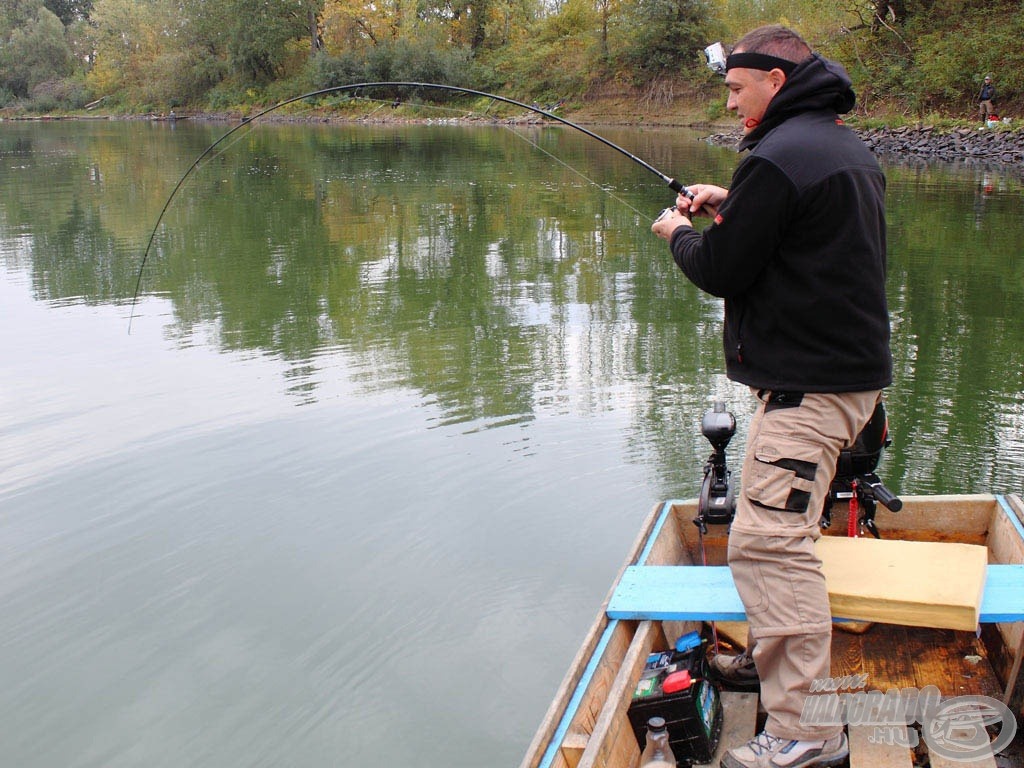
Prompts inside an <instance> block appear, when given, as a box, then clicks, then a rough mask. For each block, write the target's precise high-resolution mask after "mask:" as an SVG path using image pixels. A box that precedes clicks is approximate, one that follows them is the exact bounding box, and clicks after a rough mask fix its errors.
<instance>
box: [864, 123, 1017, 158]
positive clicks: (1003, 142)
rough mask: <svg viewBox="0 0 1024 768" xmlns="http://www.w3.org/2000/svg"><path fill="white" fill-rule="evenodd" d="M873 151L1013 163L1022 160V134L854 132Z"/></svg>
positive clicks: (922, 130)
mask: <svg viewBox="0 0 1024 768" xmlns="http://www.w3.org/2000/svg"><path fill="white" fill-rule="evenodd" d="M857 133H858V134H859V135H860V137H861V138H862V139H863V140H864V143H865V144H867V145H868V146H869V147H871V149H872V150H873V151H874V152H875V153H876V154H885V155H889V154H898V155H904V156H905V155H914V156H916V157H923V158H928V159H933V160H945V161H963V160H981V161H986V162H995V163H1006V164H1016V163H1020V162H1022V161H1024V133H1022V132H1020V131H1015V130H1010V129H1008V128H1003V127H997V128H957V129H954V130H952V131H947V132H941V131H938V130H935V129H933V128H929V127H924V128H907V127H904V128H876V129H871V130H866V131H857Z"/></svg>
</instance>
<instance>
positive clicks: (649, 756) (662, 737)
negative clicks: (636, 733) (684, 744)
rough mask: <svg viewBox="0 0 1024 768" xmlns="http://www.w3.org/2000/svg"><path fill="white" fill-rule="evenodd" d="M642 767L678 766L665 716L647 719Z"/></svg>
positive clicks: (669, 767) (641, 756)
mask: <svg viewBox="0 0 1024 768" xmlns="http://www.w3.org/2000/svg"><path fill="white" fill-rule="evenodd" d="M640 768H676V756H675V755H673V754H672V748H671V747H670V746H669V745H668V729H667V728H665V720H664V718H661V717H652V718H651V719H650V720H648V721H647V742H646V744H645V745H644V751H643V753H641V755H640Z"/></svg>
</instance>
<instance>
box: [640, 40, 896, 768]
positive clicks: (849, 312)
mask: <svg viewBox="0 0 1024 768" xmlns="http://www.w3.org/2000/svg"><path fill="white" fill-rule="evenodd" d="M725 68H726V77H725V84H726V86H728V88H729V97H728V103H727V106H728V109H729V110H731V111H732V112H735V113H736V115H737V117H738V118H739V119H740V121H741V124H742V126H743V138H742V140H741V141H740V145H739V146H740V150H741V151H743V150H748V151H749V154H748V155H747V156H746V157H745V158H744V159H743V160H742V161H741V162H740V164H739V165H738V166H737V168H736V170H735V172H734V173H733V176H732V181H731V184H730V186H729V189H724V188H722V187H718V186H714V185H710V184H694V185H691V186H690V187H689V190H690V191H691V192H692V193H693V198H692V199H689V198H688V197H686V196H685V195H680V196H679V197H678V198H677V201H676V207H675V208H673V209H670V210H669V211H668V212H667V213H666V214H665V215H663V216H662V217H660V218H659V219H658V220H657V221H656V222H655V223H654V224H653V225H652V230H653V231H654V233H655V234H657V235H658V236H659V237H661V238H663V239H665V240H667V241H668V242H669V244H670V247H671V251H672V255H673V257H674V259H675V261H676V263H677V264H678V265H679V267H680V269H682V271H683V272H684V273H685V274H686V276H687V277H688V278H689V279H690V280H691V281H692V282H693V283H694V284H695V285H697V287H699V288H701V289H702V290H704V291H706V292H707V293H710V294H712V295H715V296H720V297H722V298H724V299H725V325H724V333H723V337H724V346H725V361H726V372H727V375H728V376H729V378H730V379H733V380H734V381H738V382H742V383H743V384H746V385H748V386H749V387H750V389H751V392H752V393H753V395H754V396H755V397H756V398H757V400H758V402H757V404H756V410H755V413H754V415H753V417H752V419H751V422H750V426H749V431H748V438H747V448H746V456H745V459H744V463H743V471H742V478H741V483H742V486H741V492H740V495H739V499H738V501H737V509H736V517H735V520H734V521H733V523H732V528H731V530H730V535H729V566H730V568H731V570H732V573H733V578H734V580H735V582H736V588H737V590H738V591H739V594H740V597H741V598H742V600H743V604H744V607H745V609H746V614H747V618H748V620H749V624H750V636H751V643H750V646H749V647H748V650H747V652H746V653H745V654H741V655H740V656H738V657H729V658H719V659H717V660H716V662H715V666H716V667H717V668H718V669H719V670H722V671H724V672H725V673H729V672H733V673H736V674H740V673H742V671H743V668H744V667H745V666H747V667H750V659H751V658H752V659H753V665H755V666H756V676H757V677H760V681H761V702H762V704H763V705H764V708H765V710H766V711H767V713H768V718H767V721H766V723H765V729H764V731H763V732H762V733H760V734H758V735H757V736H756V737H755V738H754V739H752V740H751V741H750V742H748V743H747V744H746V745H744V746H743V747H740V748H738V749H733V750H731V751H730V752H728V753H727V754H726V755H725V757H724V758H723V759H722V763H721V764H722V766H723V768H783V767H784V768H806V767H807V766H828V765H835V764H837V763H839V762H841V761H842V760H843V759H844V758H845V757H846V756H847V755H848V753H849V748H848V745H847V740H846V736H845V734H844V733H843V730H842V726H841V725H836V724H829V725H817V724H813V723H801V721H800V713H801V710H802V708H803V703H804V700H805V699H806V698H807V696H808V695H809V690H810V687H811V682H812V681H813V680H815V679H818V678H827V677H830V675H831V670H830V663H831V653H830V651H831V631H832V622H831V613H830V610H829V601H828V593H827V590H826V586H825V579H824V576H823V574H822V571H821V561H820V560H819V559H818V557H817V556H816V554H815V551H814V542H815V541H816V540H817V539H818V538H819V537H820V535H821V532H820V528H819V519H820V517H821V512H822V506H823V501H824V499H825V498H826V496H827V494H828V488H829V484H830V482H831V480H832V475H833V473H834V471H835V467H836V459H837V457H838V455H839V452H840V450H841V449H843V448H846V447H849V446H850V445H852V444H853V442H854V440H855V438H856V436H857V434H858V433H859V432H860V431H861V429H862V428H863V427H864V426H865V424H866V423H867V422H868V420H869V419H870V417H871V414H872V412H873V411H874V409H875V406H876V404H877V403H878V402H879V401H880V400H881V397H882V391H881V390H882V389H883V388H884V387H886V386H888V385H889V384H890V383H891V381H892V359H891V355H890V351H889V315H888V309H887V306H886V298H885V269H886V263H885V262H886V228H885V212H884V194H885V178H884V176H883V174H882V171H881V169H880V168H879V166H878V163H877V162H876V160H875V158H874V157H873V155H872V154H871V152H870V151H869V150H868V149H867V147H866V146H865V145H864V144H863V143H862V142H861V141H860V140H859V139H858V138H857V136H856V135H854V134H853V132H851V131H850V130H849V129H847V128H845V127H844V126H843V125H842V124H841V121H840V120H839V119H838V115H839V114H843V113H846V112H848V111H849V110H850V109H852V108H853V105H854V98H855V97H854V93H853V90H852V88H851V85H850V80H849V77H848V76H847V74H846V72H845V71H844V70H843V68H842V67H841V66H839V65H838V64H836V63H834V62H831V61H828V60H827V59H824V58H822V57H821V56H819V55H817V54H814V53H812V51H811V48H810V47H809V46H808V44H807V43H806V42H805V41H804V40H803V39H802V38H801V37H800V36H799V35H798V34H797V33H796V32H794V31H792V30H790V29H787V28H785V27H781V26H768V27H761V28H759V29H756V30H754V31H753V32H750V33H749V34H747V35H746V36H744V37H743V38H742V39H741V40H740V41H739V42H738V43H737V44H736V46H735V48H734V50H733V52H732V54H731V55H730V56H729V57H728V58H727V60H726V67H725ZM695 214H707V215H710V216H711V217H712V222H711V224H709V225H708V226H707V227H706V228H705V229H704V230H703V232H698V231H697V230H695V229H694V228H693V226H692V224H691V217H692V216H693V215H695ZM747 654H749V655H747ZM751 673H752V674H753V671H752V669H751Z"/></svg>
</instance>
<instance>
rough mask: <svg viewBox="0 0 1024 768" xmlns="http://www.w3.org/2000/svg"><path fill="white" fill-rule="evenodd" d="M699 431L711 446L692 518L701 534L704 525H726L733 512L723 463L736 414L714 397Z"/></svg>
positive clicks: (729, 482)
mask: <svg viewBox="0 0 1024 768" xmlns="http://www.w3.org/2000/svg"><path fill="white" fill-rule="evenodd" d="M700 431H701V434H702V435H704V437H706V438H707V439H708V442H709V443H711V448H712V451H711V455H710V456H709V457H708V460H707V462H706V463H705V464H704V481H703V483H701V487H700V497H699V498H698V500H697V517H696V518H694V520H693V523H694V525H696V526H697V527H698V528H699V529H700V532H701V533H702V534H704V533H707V532H708V525H728V524H729V523H731V522H732V519H733V517H735V516H736V497H735V495H734V493H733V487H732V472H731V471H730V470H729V469H728V468H727V467H726V465H725V447H726V446H727V445H729V441H730V440H732V436H733V435H735V434H736V418H735V417H734V416H733V415H732V414H731V413H730V412H729V411H727V410H725V403H723V402H721V401H718V400H716V401H715V404H714V406H712V408H711V410H709V411H706V412H705V413H704V418H703V419H701V423H700Z"/></svg>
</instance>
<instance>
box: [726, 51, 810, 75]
mask: <svg viewBox="0 0 1024 768" xmlns="http://www.w3.org/2000/svg"><path fill="white" fill-rule="evenodd" d="M737 67H739V68H740V69H760V70H761V71H763V72H771V71H772V70H773V69H781V70H782V71H783V73H785V75H786V77H789V73H790V72H792V71H793V70H794V69H796V62H795V61H789V60H788V59H780V58H779V57H778V56H770V55H769V54H767V53H747V52H746V51H743V52H742V53H733V54H731V55H730V56H729V58H727V59H726V60H725V71H726V72H728V71H729V70H730V69H735V68H737Z"/></svg>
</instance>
